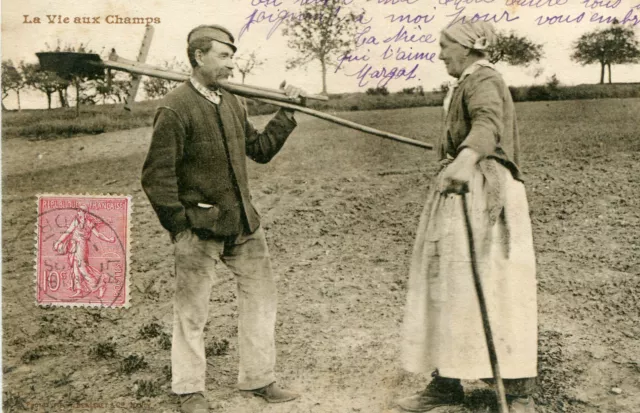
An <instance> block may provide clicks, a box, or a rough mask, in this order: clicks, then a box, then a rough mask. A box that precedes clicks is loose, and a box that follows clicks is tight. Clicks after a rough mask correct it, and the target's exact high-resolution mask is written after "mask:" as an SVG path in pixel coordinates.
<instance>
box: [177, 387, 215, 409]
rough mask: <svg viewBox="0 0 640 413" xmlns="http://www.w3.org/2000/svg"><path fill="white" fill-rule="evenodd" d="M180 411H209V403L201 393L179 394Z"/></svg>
mask: <svg viewBox="0 0 640 413" xmlns="http://www.w3.org/2000/svg"><path fill="white" fill-rule="evenodd" d="M180 412H181V413H209V403H207V399H206V398H205V397H204V394H203V393H200V392H198V393H189V394H182V395H180Z"/></svg>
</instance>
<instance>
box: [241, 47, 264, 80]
mask: <svg viewBox="0 0 640 413" xmlns="http://www.w3.org/2000/svg"><path fill="white" fill-rule="evenodd" d="M234 60H235V61H234V64H235V65H236V68H237V69H238V72H240V75H242V83H243V84H244V79H245V77H247V75H250V74H251V73H253V72H254V71H255V70H256V69H258V68H259V67H260V66H262V65H263V64H264V60H262V59H259V58H258V55H257V53H256V51H255V50H254V51H253V52H251V53H249V54H248V55H240V56H236V58H235V59H234Z"/></svg>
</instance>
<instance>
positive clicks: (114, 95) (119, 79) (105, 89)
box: [92, 72, 131, 104]
mask: <svg viewBox="0 0 640 413" xmlns="http://www.w3.org/2000/svg"><path fill="white" fill-rule="evenodd" d="M92 85H93V90H94V94H95V96H96V97H98V96H99V97H101V98H102V104H105V103H107V102H108V101H109V102H113V103H116V102H117V103H122V102H124V100H125V98H126V97H127V93H128V91H129V88H130V87H131V75H130V74H128V73H122V72H116V74H115V75H114V76H113V77H112V78H111V79H109V78H104V79H103V78H98V79H94V80H93V81H92Z"/></svg>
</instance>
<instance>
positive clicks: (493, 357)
mask: <svg viewBox="0 0 640 413" xmlns="http://www.w3.org/2000/svg"><path fill="white" fill-rule="evenodd" d="M468 192H469V187H468V186H467V185H465V186H464V187H463V188H462V189H461V191H460V195H461V196H462V209H463V211H464V221H465V224H466V227H467V239H468V240H469V255H470V258H471V272H473V281H474V284H475V287H476V293H477V294H478V303H479V304H480V314H481V315H482V326H483V327H484V336H485V338H486V340H487V348H488V349H489V360H490V361H491V370H492V371H493V379H494V381H495V385H496V395H497V396H498V411H499V412H500V413H508V412H509V408H508V407H507V398H506V395H505V391H504V384H503V383H502V376H500V367H499V366H498V355H497V354H496V347H495V344H494V342H493V334H492V333H491V325H490V324H489V313H488V311H487V303H486V301H485V299H484V292H483V290H482V280H481V279H480V273H479V272H478V262H477V260H476V249H475V245H474V243H473V231H472V229H471V219H470V218H469V210H468V203H467V193H468Z"/></svg>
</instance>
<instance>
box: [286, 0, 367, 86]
mask: <svg viewBox="0 0 640 413" xmlns="http://www.w3.org/2000/svg"><path fill="white" fill-rule="evenodd" d="M342 4H343V0H324V1H313V2H309V3H308V4H306V5H304V6H301V7H300V15H299V16H298V18H295V19H289V20H287V22H286V27H285V28H284V29H283V31H282V34H284V35H285V36H287V37H288V38H289V39H288V41H287V45H288V46H289V48H291V49H292V50H294V51H295V52H296V53H297V57H296V58H293V59H290V60H288V61H287V69H293V68H296V67H304V66H306V65H308V64H309V63H310V62H312V61H318V62H319V63H320V67H321V69H322V93H323V94H325V95H326V94H327V66H335V65H336V63H337V62H338V58H339V57H340V56H343V55H346V54H347V53H348V52H349V51H351V50H352V49H353V47H354V46H355V40H354V38H355V33H356V22H357V21H358V20H359V19H361V18H362V17H363V15H359V16H357V15H355V14H354V13H352V12H350V11H347V10H344V13H342V12H343V9H342V7H341V5H342Z"/></svg>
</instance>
